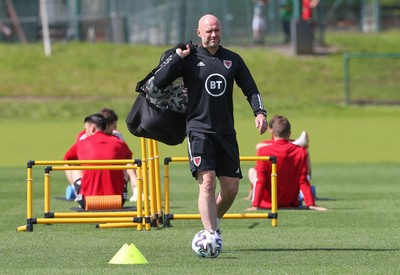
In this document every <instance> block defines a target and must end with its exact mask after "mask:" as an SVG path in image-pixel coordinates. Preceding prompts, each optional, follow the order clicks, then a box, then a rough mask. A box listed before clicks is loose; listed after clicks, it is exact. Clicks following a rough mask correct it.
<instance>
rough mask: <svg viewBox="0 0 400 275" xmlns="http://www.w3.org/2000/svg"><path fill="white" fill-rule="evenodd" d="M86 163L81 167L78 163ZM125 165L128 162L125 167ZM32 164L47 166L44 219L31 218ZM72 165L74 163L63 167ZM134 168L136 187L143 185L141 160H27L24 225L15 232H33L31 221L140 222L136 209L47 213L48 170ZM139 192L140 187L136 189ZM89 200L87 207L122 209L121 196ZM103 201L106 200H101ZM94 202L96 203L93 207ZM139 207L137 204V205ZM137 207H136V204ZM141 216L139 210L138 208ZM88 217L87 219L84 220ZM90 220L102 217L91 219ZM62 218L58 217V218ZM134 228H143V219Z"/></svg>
mask: <svg viewBox="0 0 400 275" xmlns="http://www.w3.org/2000/svg"><path fill="white" fill-rule="evenodd" d="M82 164H86V165H84V166H80V165H82ZM128 164H131V165H130V166H128ZM35 165H48V166H47V167H45V174H44V216H45V218H44V219H37V218H34V217H33V176H32V170H33V166H35ZM51 165H63V166H51ZM66 165H73V166H66ZM126 169H136V170H137V171H138V189H142V188H143V182H142V178H141V175H142V173H141V170H142V169H141V160H136V159H135V160H133V159H125V160H69V161H67V160H44V161H33V160H30V161H28V163H27V180H26V182H27V184H26V186H27V207H26V210H27V215H26V216H27V224H26V225H23V226H19V227H17V231H33V224H36V223H44V224H52V223H86V222H89V223H90V222H128V221H129V222H132V223H135V224H136V221H137V220H140V221H142V220H143V219H142V216H138V212H137V211H129V212H128V211H126V212H99V213H51V212H50V171H63V170H126ZM139 191H141V190H139ZM87 199H88V202H89V203H88V209H87V210H90V209H115V208H122V201H121V197H120V196H118V201H117V198H113V199H112V200H110V198H103V201H99V199H98V198H97V200H96V199H95V200H93V198H92V199H91V198H90V197H87ZM104 200H106V201H104ZM96 204H97V206H96ZM138 204H140V210H142V208H141V207H142V206H141V204H142V202H141V200H139V201H138ZM138 206H139V205H138ZM137 208H138V209H139V207H137ZM139 213H140V215H141V214H142V211H139ZM113 217H120V218H119V219H121V220H111V221H110V220H108V219H109V218H110V219H115V218H113ZM87 218H89V220H88V219H87ZM90 218H92V219H102V220H101V221H99V220H94V221H91V220H90ZM60 219H61V220H60ZM137 229H138V230H141V229H142V222H139V223H137Z"/></svg>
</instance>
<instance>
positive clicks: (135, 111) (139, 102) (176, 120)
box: [126, 44, 186, 145]
mask: <svg viewBox="0 0 400 275" xmlns="http://www.w3.org/2000/svg"><path fill="white" fill-rule="evenodd" d="M182 45H183V44H181V45H178V46H180V47H182ZM178 46H177V47H178ZM183 46H184V45H183ZM175 49H176V47H175V48H173V49H170V50H168V51H166V52H165V53H163V55H162V57H161V61H160V64H161V62H162V61H163V60H165V59H166V58H167V57H168V56H170V55H171V54H174V53H175ZM158 68H159V67H157V68H155V69H154V70H152V71H151V72H150V73H149V74H148V75H147V76H146V77H145V78H144V79H143V80H141V81H139V82H138V83H137V86H136V91H137V92H139V95H138V96H137V97H136V99H135V101H134V103H133V105H132V107H131V110H130V111H129V114H128V116H127V118H126V125H127V127H128V130H129V131H130V132H131V133H132V135H134V136H137V137H144V138H150V139H154V140H157V141H159V142H162V143H165V144H167V145H178V144H180V143H182V142H183V141H184V139H185V136H186V114H185V113H179V112H175V111H172V110H170V109H167V108H161V107H160V106H158V105H157V104H154V102H153V103H152V102H150V99H151V98H149V97H148V96H146V93H145V87H146V83H147V81H148V80H149V79H151V78H152V77H153V76H154V72H155V71H156V70H157V69H158Z"/></svg>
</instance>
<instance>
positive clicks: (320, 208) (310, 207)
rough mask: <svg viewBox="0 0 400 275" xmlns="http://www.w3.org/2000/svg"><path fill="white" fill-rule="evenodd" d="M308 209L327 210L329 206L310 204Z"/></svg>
mask: <svg viewBox="0 0 400 275" xmlns="http://www.w3.org/2000/svg"><path fill="white" fill-rule="evenodd" d="M308 209H311V210H316V211H326V210H328V208H325V207H321V206H309V207H308Z"/></svg>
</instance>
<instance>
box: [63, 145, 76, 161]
mask: <svg viewBox="0 0 400 275" xmlns="http://www.w3.org/2000/svg"><path fill="white" fill-rule="evenodd" d="M77 145H78V144H77V143H75V144H74V145H72V147H71V148H69V149H68V151H67V152H66V153H65V155H64V160H77V159H78V146H77Z"/></svg>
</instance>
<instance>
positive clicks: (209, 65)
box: [154, 46, 266, 134]
mask: <svg viewBox="0 0 400 275" xmlns="http://www.w3.org/2000/svg"><path fill="white" fill-rule="evenodd" d="M177 76H183V81H184V83H185V86H186V88H187V90H188V110H187V127H186V128H187V132H190V131H196V132H205V133H215V134H236V132H235V129H234V119H233V85H234V82H236V84H237V85H238V86H239V87H240V88H241V89H242V91H243V94H244V95H245V96H246V97H247V101H248V102H249V103H250V106H251V108H252V109H253V112H254V115H258V114H260V113H263V114H266V110H265V108H264V104H263V102H262V100H261V97H260V93H259V92H258V89H257V85H256V83H255V81H254V79H253V77H252V75H251V74H250V71H249V69H248V68H247V66H246V64H245V63H244V61H243V59H242V58H241V57H240V56H239V55H238V54H236V53H234V52H232V51H230V50H228V49H225V48H223V47H222V46H220V47H219V49H218V51H217V52H216V54H215V55H211V54H210V53H209V52H208V50H207V49H205V48H203V47H200V46H199V47H198V46H193V47H192V49H191V53H190V54H189V55H188V56H186V57H185V58H184V59H182V58H181V57H180V56H179V55H177V54H172V55H170V56H169V57H168V58H167V59H166V60H165V61H164V62H163V63H162V64H161V66H160V68H159V69H158V70H157V71H156V72H155V75H154V84H155V85H156V86H158V87H160V88H165V87H167V86H168V85H169V84H170V83H171V82H172V81H173V80H174V79H176V78H177Z"/></svg>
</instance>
